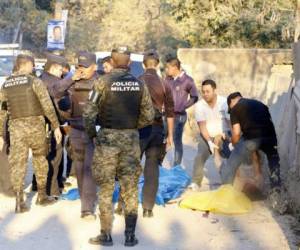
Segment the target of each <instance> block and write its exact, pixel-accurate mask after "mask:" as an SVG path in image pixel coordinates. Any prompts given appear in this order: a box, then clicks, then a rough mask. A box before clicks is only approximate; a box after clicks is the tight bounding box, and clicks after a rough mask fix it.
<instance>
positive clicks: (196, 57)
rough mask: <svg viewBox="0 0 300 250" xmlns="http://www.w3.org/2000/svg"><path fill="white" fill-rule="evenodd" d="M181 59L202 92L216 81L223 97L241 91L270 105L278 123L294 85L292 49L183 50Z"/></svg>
mask: <svg viewBox="0 0 300 250" xmlns="http://www.w3.org/2000/svg"><path fill="white" fill-rule="evenodd" d="M178 57H179V59H180V60H181V62H182V65H183V68H184V69H185V70H186V71H187V72H188V74H190V75H191V76H192V77H193V78H194V80H195V82H196V84H197V87H198V89H199V90H200V86H201V82H202V81H203V80H205V79H213V80H215V81H216V83H217V85H218V92H219V94H221V95H224V96H227V95H228V94H230V93H231V92H234V91H240V92H241V93H242V94H243V95H244V96H245V97H249V98H255V99H258V100H261V101H263V102H264V103H265V104H268V105H269V106H270V108H271V112H272V116H273V119H274V121H275V123H276V124H277V117H278V114H279V113H280V107H281V106H282V105H281V104H282V101H283V100H284V94H285V93H286V92H287V91H288V88H289V85H290V82H291V75H292V65H291V64H292V50H289V49H179V51H178ZM190 112H191V114H192V113H193V112H192V110H191V111H190Z"/></svg>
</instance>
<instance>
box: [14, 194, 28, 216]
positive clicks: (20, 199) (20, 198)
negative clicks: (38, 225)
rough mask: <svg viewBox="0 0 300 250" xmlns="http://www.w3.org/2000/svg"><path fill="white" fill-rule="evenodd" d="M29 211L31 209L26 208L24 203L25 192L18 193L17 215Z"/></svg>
mask: <svg viewBox="0 0 300 250" xmlns="http://www.w3.org/2000/svg"><path fill="white" fill-rule="evenodd" d="M27 211H29V208H28V207H27V206H26V203H25V201H24V193H23V192H16V209H15V213H16V214H19V213H25V212H27Z"/></svg>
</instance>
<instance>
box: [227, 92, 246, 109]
mask: <svg viewBox="0 0 300 250" xmlns="http://www.w3.org/2000/svg"><path fill="white" fill-rule="evenodd" d="M237 97H243V96H242V94H241V93H240V92H233V93H231V94H230V95H229V96H228V97H227V105H228V107H229V105H230V103H231V100H232V99H235V98H237Z"/></svg>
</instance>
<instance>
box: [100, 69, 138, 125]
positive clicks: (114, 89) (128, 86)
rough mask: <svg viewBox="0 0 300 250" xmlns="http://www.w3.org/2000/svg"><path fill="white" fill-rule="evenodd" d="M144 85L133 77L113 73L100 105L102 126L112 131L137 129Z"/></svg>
mask: <svg viewBox="0 0 300 250" xmlns="http://www.w3.org/2000/svg"><path fill="white" fill-rule="evenodd" d="M143 91H144V85H143V83H142V82H140V81H139V80H138V79H136V78H135V77H134V76H133V75H131V74H129V73H127V72H123V73H111V77H110V78H109V80H108V82H107V83H106V88H105V92H104V94H103V96H104V99H103V100H101V105H100V112H99V114H100V117H99V121H100V126H101V127H102V128H111V129H136V128H137V122H138V118H139V114H140V104H141V99H142V95H143Z"/></svg>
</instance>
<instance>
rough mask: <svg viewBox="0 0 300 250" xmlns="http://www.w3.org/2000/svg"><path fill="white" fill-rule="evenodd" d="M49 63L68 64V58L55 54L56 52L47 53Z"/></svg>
mask: <svg viewBox="0 0 300 250" xmlns="http://www.w3.org/2000/svg"><path fill="white" fill-rule="evenodd" d="M47 64H48V65H52V64H58V65H61V66H65V65H66V64H67V60H66V59H65V58H64V57H63V56H59V55H55V54H47Z"/></svg>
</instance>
